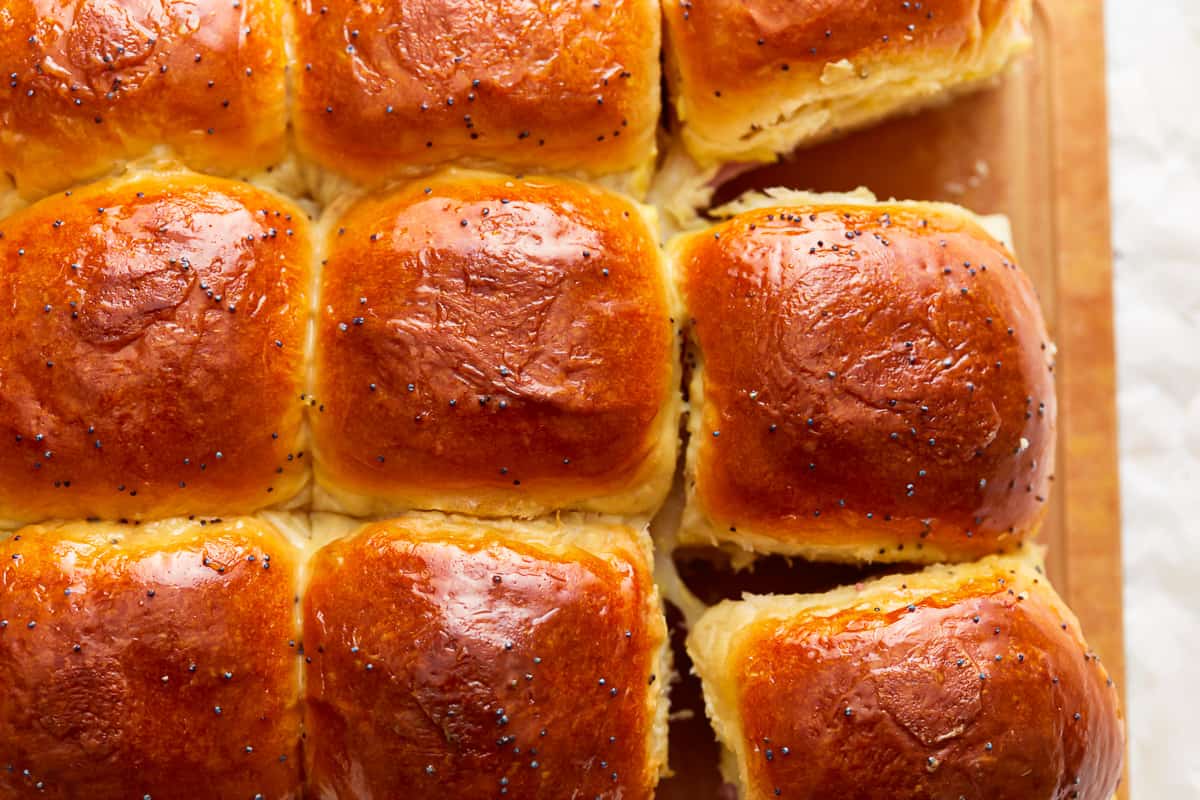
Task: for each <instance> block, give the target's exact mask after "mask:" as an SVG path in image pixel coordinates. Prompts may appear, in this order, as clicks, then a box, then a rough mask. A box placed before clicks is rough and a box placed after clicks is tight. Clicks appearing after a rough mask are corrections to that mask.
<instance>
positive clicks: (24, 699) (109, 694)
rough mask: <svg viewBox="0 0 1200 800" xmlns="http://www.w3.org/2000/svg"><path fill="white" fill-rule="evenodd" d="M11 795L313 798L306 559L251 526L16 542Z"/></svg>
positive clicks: (7, 570) (174, 527) (175, 526)
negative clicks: (299, 624) (302, 576)
mask: <svg viewBox="0 0 1200 800" xmlns="http://www.w3.org/2000/svg"><path fill="white" fill-rule="evenodd" d="M0 556H2V557H3V561H0V675H3V676H4V680H3V685H4V691H3V692H0V795H3V796H4V797H26V796H37V797H45V798H53V799H54V800H67V799H68V798H76V797H79V796H81V792H83V793H84V794H86V796H87V797H89V798H95V800H109V799H110V798H111V799H113V800H116V798H127V797H142V796H150V797H155V798H166V799H167V800H171V799H173V798H178V799H179V800H183V799H184V798H197V797H246V798H250V797H255V796H262V797H279V798H298V797H299V796H300V758H299V755H300V713H299V710H300V709H299V685H298V674H299V671H298V669H297V667H296V659H297V649H296V646H297V642H296V639H297V637H296V635H295V632H294V627H293V622H294V615H293V610H292V607H293V599H294V596H295V592H296V584H295V567H296V559H295V554H294V551H293V550H292V548H291V546H290V545H289V544H288V542H287V541H286V540H285V539H284V538H282V537H281V536H280V534H279V533H278V532H277V531H276V530H274V529H273V528H271V527H270V526H269V525H266V524H264V523H261V522H258V521H255V520H253V519H239V520H227V521H219V520H205V521H203V522H199V521H197V522H186V521H166V522H161V523H153V524H150V525H145V526H142V527H141V528H138V529H134V528H131V527H129V526H121V525H114V524H110V523H72V524H66V525H50V526H37V527H30V528H26V529H24V530H22V531H20V532H18V533H17V534H15V535H13V536H11V537H9V538H7V539H4V540H0Z"/></svg>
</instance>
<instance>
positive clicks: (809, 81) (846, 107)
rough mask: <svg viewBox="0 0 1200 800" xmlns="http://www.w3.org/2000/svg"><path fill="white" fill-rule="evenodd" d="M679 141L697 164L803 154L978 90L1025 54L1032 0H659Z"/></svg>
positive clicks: (768, 158) (759, 159) (757, 159)
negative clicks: (804, 148) (803, 147)
mask: <svg viewBox="0 0 1200 800" xmlns="http://www.w3.org/2000/svg"><path fill="white" fill-rule="evenodd" d="M663 10H664V20H665V23H666V39H667V47H666V59H667V64H668V71H667V75H668V78H669V82H670V86H671V93H672V99H673V102H674V104H675V111H676V114H677V116H678V118H679V121H680V122H681V123H682V139H683V143H684V145H685V146H686V147H687V149H688V151H689V152H690V153H691V154H692V156H693V157H694V158H696V159H697V160H698V161H699V162H701V163H702V164H705V165H708V164H713V163H717V162H720V161H739V160H740V161H746V160H756V161H761V160H770V159H771V158H773V157H774V156H775V155H776V154H777V153H782V152H786V151H789V150H791V149H793V148H794V147H796V146H797V145H800V144H804V143H807V142H812V141H814V140H817V139H821V138H824V137H828V136H829V135H831V134H833V133H836V132H838V131H839V130H846V129H850V128H855V127H860V126H862V125H864V124H867V123H869V122H873V121H875V120H877V119H879V118H880V117H883V116H886V115H888V114H891V113H894V112H896V111H900V110H904V109H906V108H909V107H912V106H918V105H922V104H925V103H928V102H930V101H931V100H935V99H937V98H939V97H942V96H945V95H946V94H947V93H948V92H953V91H955V90H961V89H962V88H966V87H971V86H973V85H976V84H978V83H979V82H980V81H981V80H984V79H986V78H988V77H990V76H992V75H994V74H996V73H997V72H999V71H1000V70H1001V69H1003V68H1004V67H1005V66H1006V65H1007V64H1008V62H1009V61H1010V60H1011V59H1012V58H1013V56H1015V55H1017V54H1019V53H1021V52H1024V51H1025V50H1026V49H1027V48H1028V47H1029V25H1030V22H1031V18H1032V4H1031V2H1030V0H926V2H924V3H922V4H921V5H919V6H918V5H917V4H916V3H909V4H907V5H906V4H904V3H900V2H892V0H855V1H854V2H845V0H824V1H823V2H816V3H792V2H783V0H748V1H747V0H715V1H713V2H704V3H697V2H689V1H688V0H664V2H663Z"/></svg>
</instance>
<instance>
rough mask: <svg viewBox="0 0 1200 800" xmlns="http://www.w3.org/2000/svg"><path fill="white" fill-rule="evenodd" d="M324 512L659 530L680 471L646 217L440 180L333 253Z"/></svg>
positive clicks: (356, 217) (491, 180) (573, 187)
mask: <svg viewBox="0 0 1200 800" xmlns="http://www.w3.org/2000/svg"><path fill="white" fill-rule="evenodd" d="M323 261H324V268H323V277H322V282H321V297H320V301H319V306H320V313H319V316H318V320H317V344H316V355H315V368H314V369H315V394H316V400H317V401H318V405H317V407H316V408H315V409H314V408H310V409H309V410H310V414H311V417H312V424H313V429H314V435H315V444H316V448H317V455H318V465H317V476H318V477H317V480H318V483H319V495H318V497H317V501H318V506H319V507H325V508H333V509H337V510H345V511H349V512H351V513H355V514H371V513H383V512H388V511H395V510H402V509H407V508H425V509H430V508H432V509H439V510H452V511H463V512H470V513H475V514H480V515H485V516H493V515H507V514H516V515H520V516H525V515H535V514H538V513H544V512H547V511H550V510H553V509H561V508H583V509H589V510H596V511H605V512H611V513H638V512H648V511H650V510H652V509H653V508H655V507H656V506H657V505H658V504H659V503H660V502H661V501H662V498H663V496H664V495H665V494H666V491H667V489H668V487H669V484H670V480H671V475H672V472H673V470H674V463H675V450H676V446H677V431H678V414H679V404H680V401H679V395H678V390H677V385H678V367H677V358H676V357H675V355H674V354H675V347H676V345H675V337H674V335H673V328H672V314H673V309H672V306H673V296H674V295H673V290H672V289H671V287H670V284H669V281H668V280H667V278H666V272H665V267H664V264H663V262H662V259H661V256H660V253H659V251H658V247H657V245H656V243H655V239H654V236H653V234H652V232H651V228H650V227H649V226H648V225H647V223H646V221H645V220H644V219H643V218H642V216H641V212H640V210H639V208H638V207H637V206H635V205H633V204H631V203H629V202H628V201H626V200H623V199H620V198H619V197H618V196H616V195H613V194H609V193H607V192H604V191H601V190H599V189H595V188H592V187H588V186H586V185H584V184H579V183H574V182H570V181H557V180H550V179H528V180H516V179H506V178H503V177H500V176H495V175H490V174H484V173H461V172H451V173H443V174H441V175H439V176H436V177H434V178H432V179H430V180H429V181H427V182H422V183H415V184H412V185H411V186H409V187H407V188H405V189H403V190H400V191H398V192H393V193H391V194H386V195H382V196H377V197H373V198H369V199H367V200H365V201H363V202H360V203H358V204H356V205H355V206H354V207H353V208H351V209H350V210H349V211H348V212H346V213H345V214H344V215H343V216H340V217H338V218H336V219H335V220H332V221H331V225H330V227H329V229H328V232H327V235H326V239H325V252H324V257H323Z"/></svg>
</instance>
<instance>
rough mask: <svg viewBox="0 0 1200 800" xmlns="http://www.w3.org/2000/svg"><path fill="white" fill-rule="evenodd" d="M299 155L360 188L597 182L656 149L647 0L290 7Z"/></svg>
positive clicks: (655, 58)
mask: <svg viewBox="0 0 1200 800" xmlns="http://www.w3.org/2000/svg"><path fill="white" fill-rule="evenodd" d="M295 24H296V60H297V62H298V63H299V64H302V65H303V67H302V68H297V70H296V73H295V79H296V92H295V111H294V118H293V123H294V125H295V130H296V143H297V147H298V148H299V151H300V153H301V155H303V156H304V157H305V158H307V159H308V160H310V161H312V162H315V163H316V164H318V165H319V166H321V167H323V168H324V169H326V170H329V171H331V172H333V173H335V174H337V175H340V176H343V177H345V178H349V179H351V180H353V181H356V182H359V183H367V184H375V183H378V182H379V181H381V180H385V179H388V178H394V177H398V176H403V175H411V174H413V173H415V172H420V171H423V170H426V169H428V168H430V167H432V166H435V165H442V164H448V163H460V164H466V165H470V166H488V167H499V168H504V169H506V170H509V171H511V170H517V171H520V170H529V169H536V170H538V171H539V172H556V173H575V174H580V175H587V176H600V175H607V174H611V173H628V172H636V173H638V175H637V177H636V179H635V180H633V181H632V182H631V185H634V186H644V184H645V183H646V181H647V180H648V178H649V171H650V169H651V167H652V166H653V162H654V154H655V137H656V133H657V127H658V113H659V105H660V84H659V44H660V11H659V5H658V3H657V2H656V1H655V0H622V1H621V2H604V3H600V2H570V3H536V4H535V3H515V4H513V3H497V2H494V0H466V1H464V0H453V2H452V1H451V0H394V1H393V2H389V3H360V2H357V0H323V2H320V3H316V2H310V3H300V4H298V5H297V6H296V20H295Z"/></svg>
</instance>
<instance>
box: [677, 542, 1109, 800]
mask: <svg viewBox="0 0 1200 800" xmlns="http://www.w3.org/2000/svg"><path fill="white" fill-rule="evenodd" d="M689 652H691V653H692V655H693V658H694V660H695V663H696V665H697V670H698V671H699V673H700V675H701V677H702V678H703V680H704V689H705V697H706V700H707V702H708V708H709V712H710V715H711V716H712V717H713V720H714V724H715V725H716V726H717V729H718V732H719V734H720V736H721V738H722V741H723V742H724V744H725V746H726V747H727V748H729V750H728V752H727V758H726V762H725V766H726V777H727V778H728V779H731V780H737V781H739V782H740V783H741V785H742V789H743V791H742V797H743V798H745V800H766V798H771V797H791V798H797V800H806V799H811V800H816V799H817V798H826V797H845V798H868V797H879V796H887V797H891V798H896V799H897V800H906V799H907V798H913V800H915V799H916V798H928V797H948V798H949V797H959V796H965V797H971V796H978V794H979V792H980V791H986V795H987V797H989V798H996V800H1009V799H1010V798H1011V800H1017V799H1018V798H1030V797H1077V798H1081V799H1082V800H1110V798H1112V796H1113V792H1114V791H1115V790H1116V786H1117V783H1118V780H1119V778H1120V774H1121V760H1122V752H1123V747H1124V743H1123V737H1124V724H1123V721H1122V717H1121V713H1120V710H1119V703H1118V696H1117V691H1116V689H1114V688H1113V686H1112V681H1111V680H1109V678H1108V675H1107V673H1106V672H1105V670H1104V668H1103V666H1102V665H1101V664H1100V663H1099V660H1098V659H1097V657H1096V656H1095V655H1094V654H1093V653H1092V652H1091V651H1090V650H1088V648H1087V645H1086V644H1085V642H1084V641H1083V637H1082V634H1081V633H1080V632H1079V627H1078V623H1077V621H1076V620H1075V617H1074V615H1072V614H1071V612H1070V611H1069V610H1068V609H1067V608H1066V607H1065V606H1064V605H1063V603H1062V601H1061V600H1060V599H1059V598H1058V596H1057V595H1056V594H1054V592H1053V590H1052V589H1051V588H1050V587H1049V585H1048V584H1047V582H1046V580H1045V577H1044V576H1043V575H1042V574H1041V571H1040V568H1037V567H1034V566H1031V565H1030V564H1028V563H1027V562H1025V561H1023V560H1018V559H1014V558H995V557H992V558H987V559H984V560H983V561H981V562H977V563H974V564H969V565H962V566H957V567H933V568H930V569H929V570H926V571H925V572H922V573H918V574H915V575H898V576H893V577H890V578H887V579H884V580H882V581H878V582H872V583H868V584H866V585H864V586H859V587H848V588H846V589H839V590H836V591H834V592H831V593H829V594H827V595H807V596H793V597H781V596H773V597H749V598H747V600H746V601H745V602H727V603H723V604H722V605H720V606H717V607H716V608H714V609H713V610H711V611H710V612H708V614H707V615H706V616H705V617H704V618H703V619H702V621H701V622H700V623H699V625H698V626H697V628H696V630H695V632H694V634H693V635H692V638H691V639H690V640H689Z"/></svg>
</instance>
